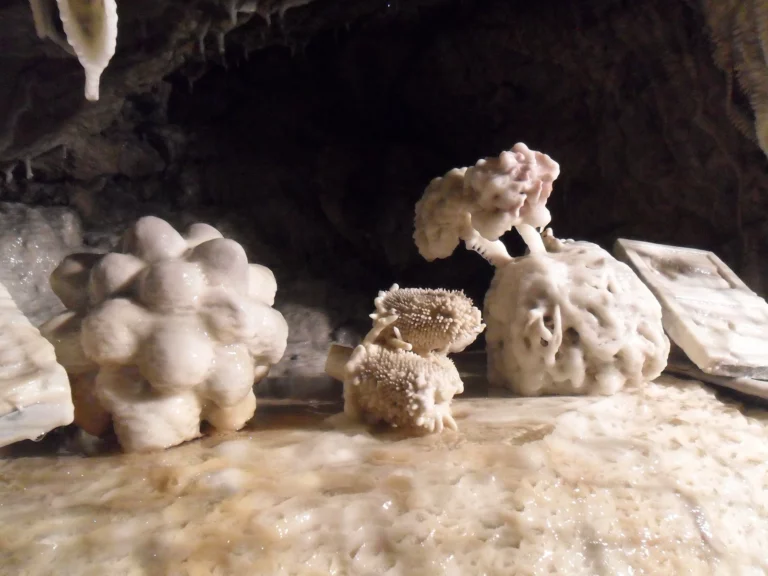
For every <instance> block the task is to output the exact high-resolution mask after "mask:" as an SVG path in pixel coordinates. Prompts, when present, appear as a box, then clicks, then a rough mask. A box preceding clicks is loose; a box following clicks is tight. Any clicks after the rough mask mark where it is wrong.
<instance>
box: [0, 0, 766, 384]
mask: <svg viewBox="0 0 768 576" xmlns="http://www.w3.org/2000/svg"><path fill="white" fill-rule="evenodd" d="M124 4H125V16H124V18H123V17H121V18H122V19H121V29H120V30H121V31H120V36H119V42H118V46H119V48H118V55H117V56H116V57H115V61H114V62H113V64H112V65H111V66H110V68H108V70H107V73H106V75H105V78H104V79H103V81H102V86H103V88H102V92H103V93H102V98H101V100H100V101H99V102H98V103H95V104H94V103H86V102H84V100H83V99H82V73H81V72H80V71H79V68H78V66H77V63H76V62H74V61H72V59H71V58H70V59H68V58H65V57H64V56H65V55H64V54H63V53H57V52H56V51H57V50H59V49H58V48H57V47H55V46H53V45H46V44H45V43H44V42H42V41H39V40H37V39H36V38H35V37H34V30H33V28H32V26H31V17H30V16H29V15H28V14H27V13H26V12H24V10H25V9H26V3H24V2H11V3H7V6H5V7H4V6H3V5H0V26H2V27H3V29H4V30H5V29H6V28H10V27H11V26H13V27H14V29H13V31H10V32H9V35H8V36H6V37H5V38H4V40H2V41H0V42H2V45H3V46H5V47H6V51H5V52H4V56H2V57H0V66H2V67H3V68H4V70H5V71H6V72H7V74H6V75H5V79H4V80H3V81H2V83H0V110H5V112H4V116H5V120H4V122H3V123H2V124H0V125H2V126H4V127H5V128H4V130H3V131H0V165H2V166H3V167H5V168H6V170H7V171H8V180H7V181H3V182H2V183H0V201H6V202H8V201H10V202H23V203H27V204H31V205H59V206H64V207H68V208H69V209H70V210H72V211H74V212H75V213H77V215H78V216H79V217H80V218H81V219H82V221H83V229H84V233H83V238H84V242H85V244H86V245H89V246H106V245H108V244H109V243H110V242H112V241H113V240H114V237H115V233H116V231H117V230H119V229H120V228H121V227H123V226H125V225H126V224H127V223H128V222H129V221H130V220H132V219H133V218H135V217H138V216H139V215H141V214H147V213H153V214H157V215H159V216H162V217H165V218H168V219H170V220H171V221H173V222H174V223H176V224H180V225H181V224H184V223H188V222H190V221H192V220H195V219H203V220H206V221H209V222H211V223H212V224H214V225H218V226H221V227H222V228H223V229H224V230H225V231H227V233H229V234H231V235H232V236H233V237H235V238H236V239H238V240H240V241H241V242H243V244H244V245H245V246H246V248H247V249H248V252H249V255H250V256H251V258H252V259H254V260H256V261H259V262H262V263H264V264H266V265H268V266H270V267H272V268H273V269H274V270H275V273H276V275H277V277H278V281H279V282H280V286H281V289H280V292H279V294H280V298H281V300H280V302H279V303H278V304H279V306H283V307H284V308H286V309H287V307H289V306H292V305H297V303H298V305H300V306H302V307H301V308H300V309H299V310H298V311H294V312H292V313H291V316H292V317H293V318H294V320H292V322H295V323H296V326H297V330H296V336H295V340H296V342H295V345H296V346H297V347H298V348H301V346H304V348H306V345H307V342H315V344H313V345H312V346H314V347H313V348H312V350H306V349H304V348H303V349H302V350H303V352H301V354H305V355H310V356H312V358H314V359H313V360H312V361H311V362H310V361H307V363H308V364H311V366H312V370H319V369H320V368H319V366H320V363H321V360H322V358H321V357H322V351H323V347H324V346H325V343H326V342H327V340H328V339H329V338H330V339H333V338H348V339H350V340H354V338H355V337H356V336H355V334H357V333H358V332H359V330H361V329H363V328H364V324H365V320H366V318H365V317H364V313H365V312H364V311H365V309H366V307H370V305H371V301H372V298H373V297H374V296H375V292H376V290H378V289H381V288H386V287H388V286H389V285H390V284H391V283H392V282H395V281H396V282H398V283H400V284H401V285H424V286H427V285H428V286H446V287H453V288H464V289H465V290H466V291H467V292H468V293H469V295H470V296H472V297H473V298H475V299H477V300H480V299H482V296H483V294H484V292H485V290H486V289H487V286H488V283H489V281H490V276H491V274H492V270H491V269H490V267H489V266H488V265H487V264H486V263H485V262H484V261H483V260H482V259H480V258H479V257H478V256H477V255H475V254H470V253H468V252H466V251H464V250H459V251H457V252H456V253H455V254H454V256H453V257H452V258H450V259H448V260H445V261H440V262H435V263H426V262H424V261H423V260H422V259H421V258H420V257H419V255H418V253H417V252H416V249H415V247H414V246H413V242H412V239H411V234H412V212H413V205H414V203H415V202H416V201H417V200H418V198H419V197H420V195H421V193H422V192H423V190H424V188H425V186H426V185H427V184H428V183H429V181H430V179H431V178H433V177H435V176H438V175H441V174H443V173H444V172H446V171H447V170H449V169H450V168H452V167H454V166H465V165H469V164H471V163H474V161H475V160H476V159H478V158H480V157H483V156H486V155H496V154H498V153H499V152H500V151H501V150H503V149H507V148H509V147H510V146H511V145H512V144H514V143H515V142H517V141H524V142H526V143H528V144H529V145H530V146H531V147H532V148H534V149H538V150H542V151H545V152H546V153H548V154H550V155H551V156H552V157H553V158H554V159H556V160H557V161H558V162H559V163H560V164H561V169H562V175H561V177H560V178H559V179H558V181H557V182H556V184H555V191H554V193H553V195H552V198H551V200H550V207H551V211H552V214H553V223H552V225H553V228H554V230H555V232H556V234H558V235H560V236H566V237H577V238H580V239H587V240H592V241H596V242H598V243H600V244H602V245H604V246H605V247H610V245H611V243H612V242H613V240H614V239H615V238H616V237H620V236H621V237H630V238H637V239H646V240H650V241H655V242H664V243H671V244H680V245H687V246H694V247H699V248H704V249H708V250H714V251H715V252H717V253H718V254H719V255H720V256H721V257H723V258H724V259H725V260H726V261H727V262H728V263H729V264H730V265H732V266H733V267H734V268H735V269H736V270H737V271H738V272H739V273H740V274H741V275H742V277H743V278H744V279H745V281H746V282H747V283H748V284H749V285H750V286H751V287H752V288H754V289H756V290H757V291H759V292H764V291H765V289H766V287H768V284H767V283H766V282H768V273H767V272H766V269H765V267H764V266H763V265H762V261H763V259H764V257H765V255H766V252H767V251H768V245H767V243H768V234H766V229H765V227H766V224H765V222H766V218H765V216H766V213H767V211H768V196H766V194H765V189H766V185H768V166H766V157H765V155H764V154H763V153H762V151H761V150H760V148H759V147H758V146H757V145H756V144H755V143H754V142H753V141H751V140H750V139H749V138H746V137H745V136H744V135H743V134H742V132H740V131H739V130H737V129H736V127H735V126H734V124H733V123H732V122H731V120H730V119H729V116H728V114H727V113H726V104H727V102H729V97H730V96H731V95H730V93H729V90H728V85H727V83H726V81H725V74H724V72H723V71H722V70H721V69H720V68H718V67H717V66H716V65H715V63H714V62H713V59H712V56H711V45H710V42H709V39H708V37H707V33H706V28H705V16H704V14H703V13H702V12H701V9H700V8H699V7H698V5H696V4H694V3H690V2H682V1H669V0H650V1H648V2H645V3H642V5H640V4H639V3H632V2H627V1H622V0H591V1H590V2H577V1H576V0H573V1H570V2H553V3H549V2H548V3H522V2H510V1H504V0H475V1H470V0H466V1H464V2H453V1H445V2H437V1H433V2H413V3H410V4H408V5H406V3H404V2H400V3H397V2H357V3H355V2H336V3H334V2H330V0H328V1H324V0H316V2H313V3H311V4H309V5H307V6H301V7H297V8H295V9H293V10H291V11H289V12H288V13H287V15H286V18H285V19H284V20H282V21H280V22H273V23H272V24H271V26H270V25H267V23H266V22H265V21H264V20H263V19H261V18H258V17H250V18H248V19H245V18H242V17H241V18H240V19H239V20H238V25H237V27H231V26H230V28H232V29H231V30H226V32H227V34H226V37H223V38H224V48H225V51H224V53H223V54H219V53H218V52H217V50H216V39H217V38H218V36H217V33H218V32H217V30H218V31H221V30H224V28H222V26H224V25H223V24H221V23H222V22H226V21H227V15H226V13H225V12H224V11H223V10H220V9H218V8H216V7H215V3H214V4H210V3H205V2H190V3H187V4H185V3H182V2H173V1H167V2H155V3H148V2H145V1H144V0H142V1H139V2H136V3H134V4H129V3H124ZM122 9H123V4H121V10H122ZM121 14H122V12H121ZM217 26H218V27H219V28H217ZM201 29H205V30H209V36H205V37H203V39H204V41H205V46H206V47H207V48H206V52H205V53H204V54H201V53H200V51H199V44H198V41H199V39H200V37H201V33H200V31H201ZM9 37H10V38H11V40H12V42H11V40H9ZM9 42H11V43H9ZM0 53H3V52H2V51H0ZM30 79H31V80H30ZM14 81H15V82H16V85H14V86H15V87H12V86H10V84H9V82H11V83H12V82H14ZM54 85H55V88H53V87H52V86H54ZM25 158H31V159H32V161H31V167H32V169H33V177H32V178H31V179H29V178H27V177H26V175H25V167H24V165H23V162H22V161H23V160H24V159H25ZM508 244H509V247H510V251H511V252H512V253H513V254H520V253H522V245H521V243H520V242H519V241H518V240H517V239H515V238H510V239H509V241H508ZM306 310H313V311H322V314H325V315H326V316H325V317H329V318H331V320H328V321H321V320H317V321H316V322H310V323H309V324H310V325H311V326H307V327H305V328H300V327H299V325H300V324H301V322H300V318H303V317H306ZM302 311H304V312H302ZM329 311H330V312H329ZM320 313H321V312H318V314H320ZM360 317H362V320H358V321H357V324H356V320H355V318H360ZM324 322H325V323H324ZM326 324H327V326H326ZM317 325H322V326H325V328H322V331H323V334H322V335H318V334H314V333H312V326H317ZM292 327H293V325H292ZM302 343H303V344H302ZM315 348H316V349H315ZM297 354H298V356H300V354H299V353H297ZM298 356H297V357H298ZM289 372H290V370H289ZM310 372H311V370H310Z"/></svg>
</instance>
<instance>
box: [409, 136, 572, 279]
mask: <svg viewBox="0 0 768 576" xmlns="http://www.w3.org/2000/svg"><path fill="white" fill-rule="evenodd" d="M559 175H560V166H559V165H558V164H557V162H555V161H554V160H552V159H551V158H550V157H549V156H547V155H546V154H543V153H541V152H536V151H534V150H531V149H529V148H528V146H526V145H525V144H523V143H517V144H515V145H514V146H513V147H512V150H510V151H505V152H502V153H501V155H500V156H499V157H498V158H486V159H482V160H479V161H478V162H477V163H476V164H475V166H472V167H470V168H454V169H453V170H451V171H449V172H448V173H446V174H445V176H443V177H441V178H435V179H434V180H432V182H430V184H429V186H427V189H426V190H425V191H424V195H423V196H422V198H421V199H420V200H419V201H418V202H417V203H416V215H415V220H414V223H415V231H414V235H413V237H414V241H415V242H416V247H417V248H418V249H419V253H420V254H421V255H422V256H423V257H424V258H425V259H426V260H429V261H432V260H435V259H436V258H447V257H448V256H450V255H451V254H452V253H453V251H454V250H455V249H456V247H457V246H458V245H459V241H460V240H463V241H464V243H465V245H466V246H467V248H468V249H470V250H474V251H476V252H478V253H479V254H481V255H482V256H483V257H484V258H486V259H487V260H489V261H490V262H491V263H492V264H493V265H494V266H499V265H501V264H504V263H506V262H508V261H509V259H510V258H509V254H508V253H507V250H506V248H505V247H504V244H503V243H502V242H501V241H500V240H499V238H501V236H503V235H504V234H505V233H506V232H508V231H509V230H511V229H512V227H513V226H514V227H516V228H517V230H518V232H519V233H520V234H521V235H522V236H523V239H524V240H525V242H526V243H527V244H528V246H529V247H530V249H531V250H532V251H534V250H538V251H543V247H542V246H541V242H540V240H539V235H538V233H537V232H536V230H535V228H540V227H543V226H546V225H547V224H548V223H549V221H550V218H551V216H550V213H549V210H548V209H547V207H546V203H547V199H548V198H549V195H550V194H551V193H552V186H553V182H554V181H555V180H556V179H557V177H558V176H559Z"/></svg>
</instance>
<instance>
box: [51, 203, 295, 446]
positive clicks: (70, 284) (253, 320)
mask: <svg viewBox="0 0 768 576" xmlns="http://www.w3.org/2000/svg"><path fill="white" fill-rule="evenodd" d="M51 286H52V288H53V290H54V292H55V293H56V295H57V296H59V298H61V300H62V302H63V303H64V304H65V305H66V306H67V308H69V311H68V312H66V313H64V314H62V315H60V316H58V317H56V318H54V319H52V320H51V321H49V322H47V323H46V324H45V325H44V326H43V327H42V328H41V331H42V332H43V334H45V336H46V337H47V338H48V339H49V340H51V342H53V344H54V346H55V347H56V354H57V356H58V358H59V361H60V362H61V363H62V364H64V366H65V367H66V368H67V370H68V371H69V373H70V374H71V376H72V381H73V387H74V392H73V397H74V401H75V404H76V407H77V412H76V423H77V424H79V425H81V426H82V427H83V428H84V429H85V430H86V431H88V432H90V433H91V434H95V435H99V434H102V433H103V432H104V431H105V427H106V426H107V425H108V422H109V419H110V418H111V420H112V422H113V423H114V427H115V432H116V433H117V437H118V440H119V441H120V444H121V445H122V447H123V449H124V450H126V451H146V450H153V449H161V448H167V447H169V446H173V445H176V444H179V443H181V442H184V441H185V440H190V439H192V438H195V437H197V436H198V435H199V433H200V421H201V420H206V421H208V422H209V423H210V424H211V425H213V426H214V427H215V428H217V429H220V430H237V429H240V428H242V427H243V426H244V425H245V423H246V422H247V421H248V420H249V419H250V418H251V417H252V416H253V414H254V411H255V409H256V397H255V395H254V392H253V384H254V382H255V381H258V380H260V379H262V378H263V377H264V376H266V374H267V372H268V371H269V368H270V367H271V366H272V365H273V364H275V363H276V362H277V361H278V360H280V358H281V357H282V355H283V352H284V351H285V346H286V339H287V333H288V327H287V324H286V322H285V320H284V319H283V317H282V315H281V314H280V313H279V312H278V311H277V310H274V309H273V308H272V304H273V303H274V296H275V292H276V290H277V284H276V282H275V278H274V276H273V275H272V273H271V271H270V270H269V269H268V268H266V267H264V266H259V265H257V264H250V265H249V264H248V259H247V257H246V254H245V251H244V250H243V248H242V247H241V246H240V245H239V244H238V243H236V242H234V241H232V240H227V239H225V238H223V237H222V236H221V234H220V233H219V232H218V231H217V230H216V229H215V228H212V227H211V226H208V225H206V224H194V225H192V226H191V227H190V228H189V229H188V230H187V233H186V235H185V236H183V237H182V236H181V235H180V234H179V233H178V232H176V231H175V230H174V229H173V227H172V226H171V225H170V224H168V223H167V222H165V221H164V220H161V219H159V218H155V217H151V216H149V217H145V218H142V219H140V220H139V221H138V222H136V224H135V225H134V226H133V228H131V229H129V230H128V231H127V232H126V233H125V235H124V236H123V239H122V244H121V246H120V251H119V252H114V253H109V254H74V255H72V256H68V257H67V258H65V259H64V261H63V262H62V263H61V264H60V265H59V267H58V268H57V269H56V270H54V272H53V274H52V275H51Z"/></svg>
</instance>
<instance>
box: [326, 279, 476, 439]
mask: <svg viewBox="0 0 768 576" xmlns="http://www.w3.org/2000/svg"><path fill="white" fill-rule="evenodd" d="M374 302H375V306H376V312H375V313H373V314H371V318H372V319H373V328H372V329H371V331H370V332H369V333H368V334H367V335H366V337H365V339H364V340H363V342H362V344H360V345H359V346H357V347H356V348H355V349H354V350H352V349H350V348H347V347H344V346H333V347H332V348H331V351H330V353H329V355H328V361H327V363H326V372H327V373H328V374H329V375H331V376H333V377H334V378H336V379H338V380H341V381H342V382H343V383H344V412H345V413H346V414H347V415H348V416H350V417H352V418H355V419H364V420H367V421H369V422H372V423H376V422H386V423H387V424H390V425H392V426H396V427H403V428H407V429H421V430H425V431H428V432H440V431H442V430H443V428H444V427H447V428H451V429H453V430H455V429H456V428H457V426H456V422H455V420H454V419H453V416H452V415H451V400H452V399H453V397H454V395H456V394H461V393H462V392H464V384H463V382H462V381H461V377H460V376H459V372H458V370H457V369H456V366H455V365H454V364H453V362H452V361H451V360H450V359H449V358H448V357H447V356H446V354H447V353H448V352H460V351H462V350H464V349H465V348H466V347H467V346H469V345H470V344H471V343H472V342H474V340H475V339H476V338H477V336H478V335H479V334H480V333H481V332H482V331H483V330H484V329H485V325H484V324H483V323H482V320H481V315H480V310H479V309H477V308H475V307H474V306H473V305H472V301H471V300H470V299H469V298H467V297H466V296H465V295H464V294H463V293H461V292H457V291H448V290H441V289H437V290H429V289H415V288H405V289H400V288H399V287H398V285H397V284H395V285H393V286H392V288H390V290H389V291H386V292H383V291H382V292H380V293H379V295H378V297H377V298H376V300H375V301H374Z"/></svg>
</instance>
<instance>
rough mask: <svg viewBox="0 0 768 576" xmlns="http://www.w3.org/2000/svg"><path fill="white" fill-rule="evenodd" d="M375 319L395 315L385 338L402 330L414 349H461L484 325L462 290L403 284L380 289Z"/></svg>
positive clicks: (444, 351) (423, 351)
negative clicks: (415, 286)
mask: <svg viewBox="0 0 768 576" xmlns="http://www.w3.org/2000/svg"><path fill="white" fill-rule="evenodd" d="M374 304H375V306H376V312H375V313H374V314H372V315H371V317H372V318H374V320H377V319H379V318H385V317H388V316H392V315H396V316H397V320H395V321H394V323H392V325H391V327H390V328H389V329H388V330H387V331H385V332H384V333H383V334H382V336H383V337H384V338H392V336H393V334H396V332H395V330H397V333H399V339H400V340H401V341H402V342H405V343H407V344H410V348H411V350H412V351H413V352H415V353H416V354H420V355H425V354H428V353H430V352H440V353H442V354H447V353H449V352H461V351H462V350H464V349H465V348H466V347H467V346H469V345H470V344H472V342H474V341H475V339H476V338H477V336H478V335H479V334H480V333H481V332H482V331H483V330H484V329H485V324H483V322H482V316H481V313H480V310H479V309H478V308H476V307H475V306H473V304H472V300H470V299H469V298H468V297H467V296H465V295H464V292H461V291H459V290H445V289H443V288H437V289H428V288H400V287H399V286H398V285H397V284H395V285H393V286H392V288H390V289H389V290H388V291H382V292H379V296H378V298H376V300H375V301H374Z"/></svg>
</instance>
